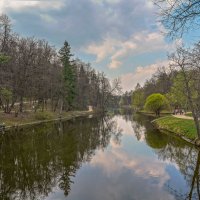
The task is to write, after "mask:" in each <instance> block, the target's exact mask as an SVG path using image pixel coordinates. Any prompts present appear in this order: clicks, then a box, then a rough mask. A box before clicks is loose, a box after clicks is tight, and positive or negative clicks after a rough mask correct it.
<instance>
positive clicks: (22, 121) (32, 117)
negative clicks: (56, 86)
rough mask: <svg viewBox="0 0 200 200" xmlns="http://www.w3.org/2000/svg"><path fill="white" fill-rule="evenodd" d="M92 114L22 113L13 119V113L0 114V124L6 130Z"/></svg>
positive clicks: (72, 112)
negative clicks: (3, 125)
mask: <svg viewBox="0 0 200 200" xmlns="http://www.w3.org/2000/svg"><path fill="white" fill-rule="evenodd" d="M89 114H92V112H91V111H70V112H63V113H62V114H61V115H60V114H59V113H57V112H49V111H44V112H36V113H34V112H24V113H21V114H19V116H18V117H15V115H14V113H11V114H5V113H0V124H5V126H6V128H10V127H12V126H25V125H31V124H38V123H42V122H48V121H53V120H60V119H63V120H64V119H65V120H68V119H72V118H74V117H79V116H86V115H89Z"/></svg>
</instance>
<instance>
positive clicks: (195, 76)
mask: <svg viewBox="0 0 200 200" xmlns="http://www.w3.org/2000/svg"><path fill="white" fill-rule="evenodd" d="M192 52H193V50H192V51H191V50H189V49H184V48H183V47H177V49H176V52H175V53H173V54H172V55H171V56H169V59H170V62H171V63H170V66H171V68H172V67H174V69H177V70H178V71H179V72H180V75H181V77H180V80H179V81H181V82H182V85H183V86H184V88H185V93H184V94H183V95H186V97H187V99H188V104H189V107H190V109H191V111H192V116H193V118H194V122H195V126H196V130H197V135H198V139H200V125H199V120H198V118H199V117H200V105H199V98H200V96H199V88H198V87H196V84H197V83H198V84H199V81H200V76H199V73H197V70H196V68H195V66H194V65H193V61H194V60H196V59H195V58H194V54H193V53H192ZM198 67H199V66H198Z"/></svg>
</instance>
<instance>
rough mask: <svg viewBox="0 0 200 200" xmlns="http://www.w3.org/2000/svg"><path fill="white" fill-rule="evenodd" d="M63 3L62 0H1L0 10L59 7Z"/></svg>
mask: <svg viewBox="0 0 200 200" xmlns="http://www.w3.org/2000/svg"><path fill="white" fill-rule="evenodd" d="M63 4H64V1H63V0H49V1H47V0H43V1H42V0H9V1H8V0H1V2H0V12H1V13H3V12H6V11H8V10H14V11H23V9H28V8H32V9H42V10H48V9H60V8H61V7H62V6H63Z"/></svg>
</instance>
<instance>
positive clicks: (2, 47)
mask: <svg viewBox="0 0 200 200" xmlns="http://www.w3.org/2000/svg"><path fill="white" fill-rule="evenodd" d="M119 89H120V85H119V80H115V81H114V82H113V85H111V84H110V81H109V80H108V78H107V77H106V76H105V74H104V73H100V72H96V71H95V70H94V69H93V68H92V67H91V66H90V64H88V63H87V64H86V63H84V62H82V61H81V60H79V59H75V60H74V59H73V55H72V53H71V48H70V45H69V44H68V42H66V41H65V42H64V46H63V47H62V48H61V49H60V51H59V52H57V50H56V49H55V47H53V46H51V45H50V44H49V43H48V42H47V41H45V40H40V39H36V38H34V37H26V38H25V37H22V36H19V35H18V34H16V33H14V32H13V31H12V25H11V21H10V20H9V18H8V16H6V15H1V16H0V107H1V108H2V109H3V110H4V112H5V113H10V112H12V110H13V109H15V110H16V112H23V110H24V104H25V103H26V102H30V103H31V104H32V105H33V108H34V110H35V111H37V110H38V109H41V110H45V109H47V107H48V108H50V109H51V110H52V111H62V110H64V111H69V110H74V109H77V110H83V109H88V106H89V105H90V106H93V107H94V108H97V109H105V107H106V106H107V105H108V104H109V102H110V101H111V99H112V97H113V95H114V94H115V92H116V91H117V90H119Z"/></svg>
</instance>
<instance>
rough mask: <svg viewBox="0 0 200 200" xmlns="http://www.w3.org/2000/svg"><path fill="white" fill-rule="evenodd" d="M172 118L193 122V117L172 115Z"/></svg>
mask: <svg viewBox="0 0 200 200" xmlns="http://www.w3.org/2000/svg"><path fill="white" fill-rule="evenodd" d="M172 116H174V117H177V118H181V119H192V120H193V117H189V116H185V115H172Z"/></svg>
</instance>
